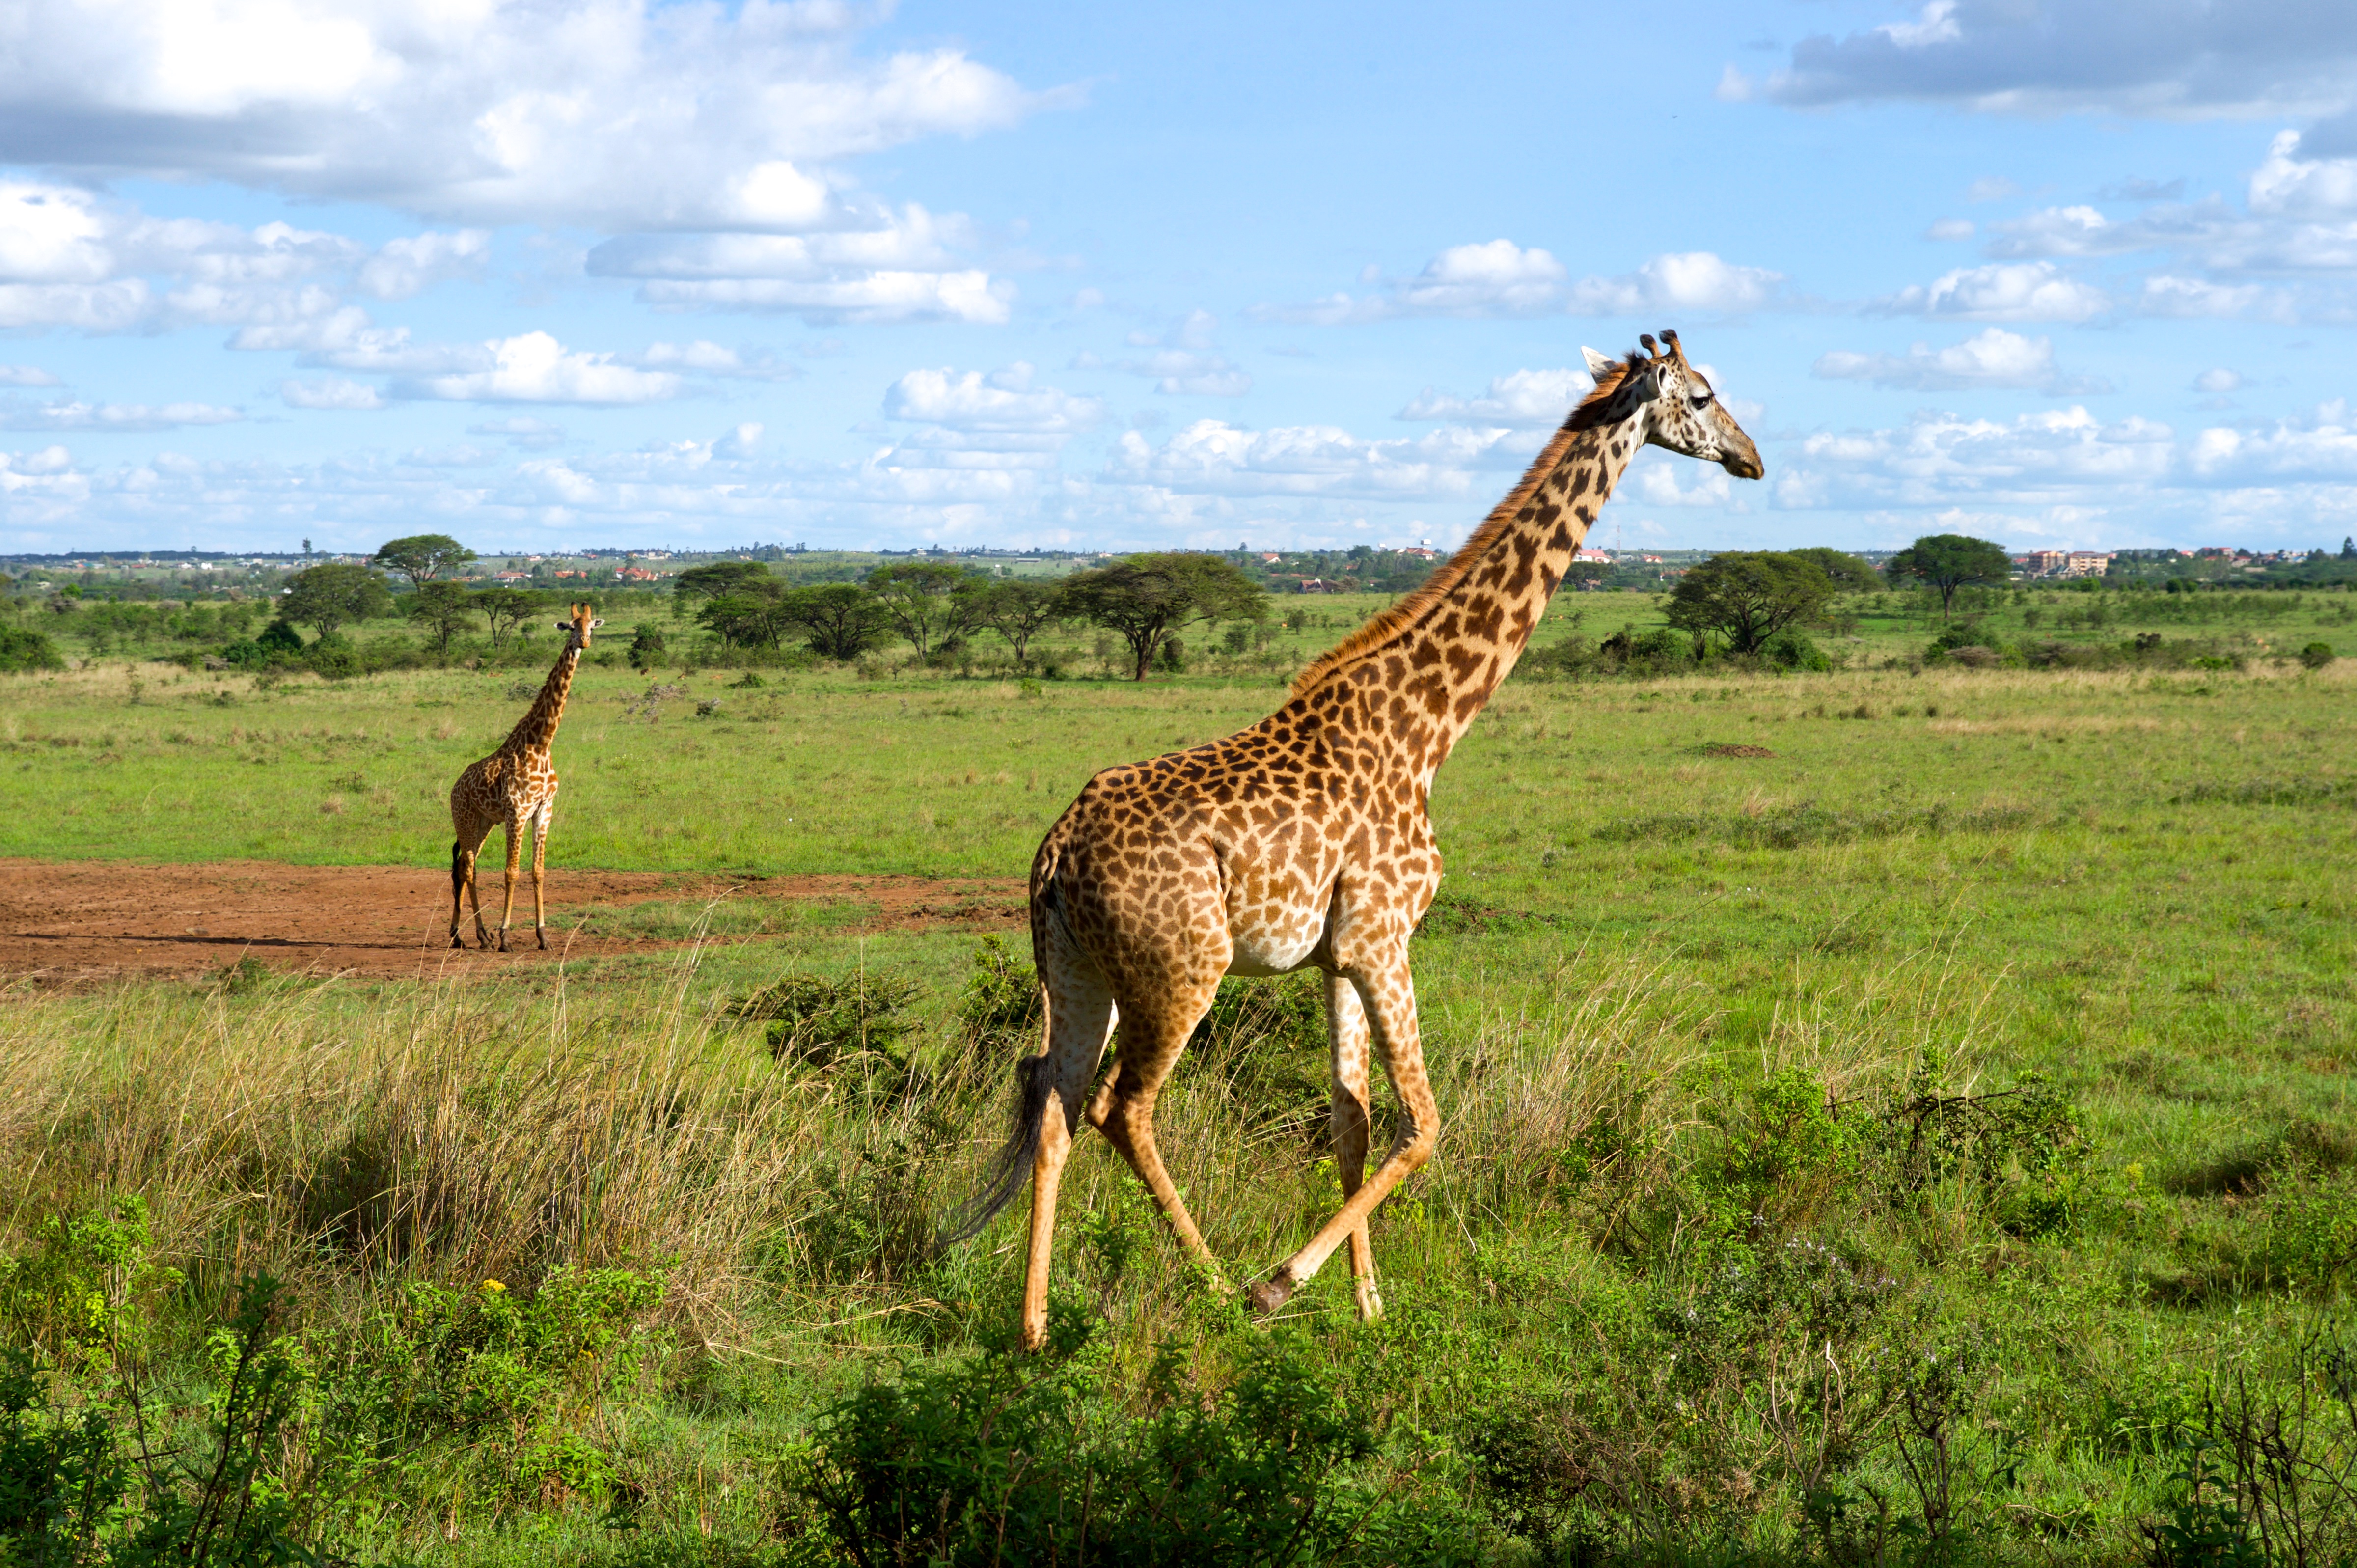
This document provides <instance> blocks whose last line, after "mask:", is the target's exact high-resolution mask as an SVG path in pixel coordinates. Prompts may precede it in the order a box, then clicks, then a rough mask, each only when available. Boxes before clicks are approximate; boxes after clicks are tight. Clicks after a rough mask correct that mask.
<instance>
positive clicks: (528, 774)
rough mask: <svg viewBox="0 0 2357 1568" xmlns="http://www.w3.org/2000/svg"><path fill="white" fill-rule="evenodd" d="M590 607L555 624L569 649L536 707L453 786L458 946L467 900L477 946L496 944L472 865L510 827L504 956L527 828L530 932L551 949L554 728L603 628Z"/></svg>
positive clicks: (453, 937)
mask: <svg viewBox="0 0 2357 1568" xmlns="http://www.w3.org/2000/svg"><path fill="white" fill-rule="evenodd" d="M589 609H590V607H589V606H587V605H586V604H579V605H573V606H571V607H568V610H567V618H565V619H564V620H561V621H558V622H557V623H556V628H557V629H558V630H559V631H561V632H563V633H565V647H564V648H563V650H560V651H559V652H558V653H557V655H556V665H555V667H554V669H552V670H550V671H549V672H548V679H547V680H546V681H544V682H542V683H541V688H540V694H539V695H538V696H536V697H534V698H533V703H532V707H531V708H530V709H529V710H527V711H526V712H525V714H524V715H523V717H522V719H520V720H519V721H517V724H516V726H515V728H514V729H512V730H510V731H509V732H508V738H507V739H506V740H505V741H503V742H501V743H500V748H499V749H498V750H497V751H494V752H493V753H491V754H490V756H489V757H484V758H483V759H482V760H481V761H479V762H473V763H469V764H468V766H467V768H466V771H464V772H462V773H460V774H459V775H458V781H457V783H456V784H453V785H452V786H450V826H451V828H452V830H453V831H454V832H455V833H456V834H457V836H456V837H455V838H453V839H452V840H451V842H450V945H451V946H452V947H453V948H463V947H465V946H466V945H467V944H466V941H465V940H464V939H463V938H461V937H460V936H459V934H458V919H459V912H460V908H461V903H462V900H469V901H471V902H472V904H473V907H474V911H475V941H476V944H477V945H478V946H479V947H483V948H489V947H490V945H491V938H490V932H489V931H486V930H485V929H483V895H482V891H481V889H480V888H479V887H478V886H476V883H475V862H476V857H477V856H478V855H479V854H481V853H482V849H483V841H484V840H485V839H487V838H489V837H490V834H491V830H492V829H493V828H499V827H503V828H505V829H506V830H507V835H508V895H507V903H506V906H505V907H504V908H501V910H500V942H499V947H500V951H501V952H505V951H507V950H508V927H509V925H510V924H511V923H512V921H513V919H514V917H515V889H516V870H517V866H518V863H519V861H520V859H521V856H522V849H523V835H524V832H526V831H527V830H529V831H530V832H531V833H532V930H533V936H534V937H535V938H536V939H537V940H539V942H540V945H541V948H542V949H543V950H546V949H547V947H548V930H547V926H548V905H547V901H546V898H545V896H544V891H543V886H542V884H543V881H544V869H545V865H546V863H547V858H548V826H549V823H550V822H551V821H552V820H553V819H554V816H555V812H556V765H555V763H554V761H552V760H551V759H550V757H549V748H550V746H553V745H554V743H555V740H556V726H557V724H558V722H559V721H560V720H562V719H563V718H564V717H565V697H566V696H567V695H568V694H569V693H571V692H572V690H573V672H574V671H576V670H577V669H579V668H580V666H581V655H582V654H583V653H584V652H585V651H587V649H588V647H589V634H590V633H591V632H593V631H595V630H597V628H599V627H601V626H603V625H605V624H606V623H605V622H604V621H602V620H599V619H597V618H594V617H593V616H592V615H591V614H590V613H589Z"/></svg>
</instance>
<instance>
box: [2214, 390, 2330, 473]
mask: <svg viewBox="0 0 2357 1568" xmlns="http://www.w3.org/2000/svg"><path fill="white" fill-rule="evenodd" d="M2190 467H2191V469H2192V472H2193V475H2194V477H2195V478H2198V479H2199V480H2201V481H2203V482H2206V483H2212V484H2221V483H2223V484H2236V485H2252V484H2280V483H2286V482H2291V483H2298V482H2301V481H2309V482H2326V483H2334V484H2346V483H2347V482H2348V481H2350V480H2351V479H2357V413H2352V409H2351V407H2350V405H2349V403H2348V401H2347V400H2346V399H2338V398H2337V399H2335V400H2333V401H2332V402H2330V403H2321V404H2319V405H2318V407H2317V410H2316V412H2315V413H2313V414H2312V415H2310V416H2309V417H2307V418H2304V419H2287V420H2279V421H2277V422H2276V424H2274V425H2272V426H2261V427H2257V428H2253V429H2234V428H2232V427H2229V426H2223V425H2220V426H2213V427H2212V428H2211V429H2208V430H2204V431H2202V432H2201V434H2200V435H2197V436H2195V437H2194V440H2193V446H2192V451H2191V453H2190Z"/></svg>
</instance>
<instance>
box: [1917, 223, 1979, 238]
mask: <svg viewBox="0 0 2357 1568" xmlns="http://www.w3.org/2000/svg"><path fill="white" fill-rule="evenodd" d="M1974 232H1975V226H1974V223H1973V220H1971V219H1969V218H1942V219H1939V220H1936V221H1935V222H1933V223H1932V226H1931V227H1930V228H1929V229H1926V230H1924V231H1923V238H1925V239H1926V240H1938V241H1941V242H1943V243H1953V242H1955V241H1958V240H1969V239H1971V238H1972V237H1973V234H1974Z"/></svg>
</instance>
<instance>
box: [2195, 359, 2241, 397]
mask: <svg viewBox="0 0 2357 1568" xmlns="http://www.w3.org/2000/svg"><path fill="white" fill-rule="evenodd" d="M2243 385H2244V381H2243V376H2242V372H2241V371H2230V370H2228V369H2226V368H2225V367H2224V366H2222V365H2221V366H2219V367H2218V368H2216V369H2215V370H2208V371H2202V372H2201V374H2200V375H2198V376H2196V377H2194V378H2193V390H2194V391H2195V392H2208V393H2209V394H2210V395H2211V396H2212V397H2223V396H2225V395H2226V394H2227V393H2228V392H2239V391H2241V390H2242V387H2243Z"/></svg>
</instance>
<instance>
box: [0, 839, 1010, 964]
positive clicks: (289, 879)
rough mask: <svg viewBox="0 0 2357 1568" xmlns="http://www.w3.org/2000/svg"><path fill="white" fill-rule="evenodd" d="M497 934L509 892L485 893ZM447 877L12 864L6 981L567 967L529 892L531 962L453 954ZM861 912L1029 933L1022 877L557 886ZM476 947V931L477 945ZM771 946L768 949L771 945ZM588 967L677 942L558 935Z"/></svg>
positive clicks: (676, 880) (276, 868) (6, 897)
mask: <svg viewBox="0 0 2357 1568" xmlns="http://www.w3.org/2000/svg"><path fill="white" fill-rule="evenodd" d="M483 892H484V895H485V897H484V904H485V906H486V908H485V915H486V917H487V923H488V924H490V926H491V927H492V928H493V929H494V931H495V932H496V929H497V927H498V917H499V904H500V880H499V878H498V877H497V876H496V875H492V876H488V877H486V878H485V879H484V884H483ZM449 897H450V881H449V875H448V873H447V872H444V871H439V870H433V869H427V868H424V867H409V866H386V865H278V864H276V863H274V862H271V861H215V862H211V863H210V864H205V865H141V864H135V863H131V862H125V861H97V860H84V861H40V860H5V859H0V976H5V977H27V978H33V979H37V980H38V981H39V982H40V983H43V984H60V985H84V984H90V983H95V982H100V981H105V980H112V979H116V978H120V977H124V976H128V975H156V976H182V977H191V978H193V977H195V976H199V975H201V974H203V973H205V972H208V971H215V970H219V969H221V968H222V967H223V966H224V965H227V964H231V963H235V962H236V961H238V960H239V959H241V958H243V957H246V956H248V955H251V956H253V957H254V958H258V959H260V960H261V961H263V962H264V963H266V964H268V965H269V966H270V967H271V968H273V969H282V970H293V971H297V972H312V973H318V974H331V973H347V974H362V975H420V976H437V975H447V974H449V973H451V972H453V971H454V970H456V971H457V972H463V973H468V974H478V973H491V972H502V971H508V970H512V969H516V968H519V967H525V968H531V967H538V966H541V965H545V964H550V963H554V962H555V961H557V960H558V958H559V957H560V956H562V954H561V953H560V952H559V951H556V950H554V949H560V948H563V949H566V950H569V951H570V953H571V955H572V956H573V957H575V958H589V957H606V956H610V955H614V954H622V953H645V952H660V951H662V950H665V949H669V948H674V947H678V946H680V945H681V943H680V942H678V941H676V940H633V939H631V938H629V937H623V936H611V935H599V934H597V931H596V923H595V922H593V923H592V925H591V928H590V929H589V930H588V931H587V932H584V933H579V934H576V933H570V932H560V931H557V930H554V929H552V930H551V932H550V933H549V942H550V945H551V948H552V949H553V950H552V951H549V952H545V953H544V952H541V951H539V950H536V949H535V948H533V939H532V926H531V910H532V905H531V901H530V882H529V880H527V881H526V882H525V885H524V886H523V887H522V888H521V889H519V897H518V899H517V904H518V908H519V912H520V913H521V914H522V922H521V925H520V928H519V929H513V930H511V932H510V933H509V941H510V942H511V944H515V943H517V942H519V940H520V942H521V950H518V951H512V952H506V953H500V952H481V951H478V950H475V949H474V948H473V947H471V946H469V947H468V950H466V951H464V952H454V951H452V950H450V949H449V947H448V945H447V944H448V940H449V939H448V936H447V929H448V920H449ZM713 898H729V899H740V898H741V899H779V900H788V901H794V902H803V901H813V900H816V901H825V902H830V903H840V902H844V901H850V902H854V903H856V904H860V905H866V906H870V907H871V912H870V913H868V914H866V916H865V917H864V918H859V919H857V920H856V922H855V923H853V924H851V925H848V926H845V927H843V928H841V929H845V930H846V931H850V930H886V929H894V930H922V929H933V928H941V927H947V928H955V929H969V930H974V929H1006V928H1009V927H1015V926H1020V925H1021V924H1022V923H1023V918H1024V913H1023V911H1024V901H1023V900H1024V890H1023V884H1022V883H1021V882H1020V881H1017V880H1016V879H1013V878H1006V879H1004V880H1001V879H974V878H959V879H941V880H935V879H932V878H928V877H920V876H770V877H743V876H740V877H728V876H718V875H702V874H675V873H666V872H653V871H551V872H550V873H549V874H548V904H549V909H550V912H551V916H552V918H554V915H555V912H556V911H557V910H559V909H564V910H565V911H566V912H567V913H568V914H577V913H578V912H580V910H581V909H582V908H584V907H585V906H604V907H610V908H620V907H625V906H628V905H631V904H640V903H644V902H646V901H648V900H650V899H665V900H679V901H698V902H700V901H705V900H709V899H713ZM469 940H470V941H471V940H472V934H471V930H470V932H469ZM756 940H758V939H756Z"/></svg>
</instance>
